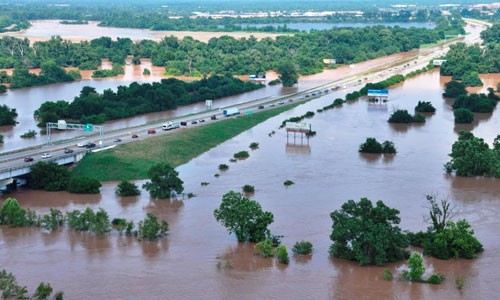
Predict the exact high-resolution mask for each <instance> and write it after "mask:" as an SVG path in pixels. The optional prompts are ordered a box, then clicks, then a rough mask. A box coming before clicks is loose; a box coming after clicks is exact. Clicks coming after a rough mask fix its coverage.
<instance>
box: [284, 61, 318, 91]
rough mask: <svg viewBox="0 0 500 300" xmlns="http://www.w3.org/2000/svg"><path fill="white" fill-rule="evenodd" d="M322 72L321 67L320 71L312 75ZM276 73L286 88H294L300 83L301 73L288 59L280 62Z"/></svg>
mask: <svg viewBox="0 0 500 300" xmlns="http://www.w3.org/2000/svg"><path fill="white" fill-rule="evenodd" d="M322 70H323V68H322V66H321V67H320V69H319V70H317V71H316V72H311V73H318V72H321V71H322ZM276 72H277V73H278V78H279V80H280V81H281V83H282V84H283V86H284V87H290V86H293V85H295V84H296V83H297V82H298V81H299V72H298V70H297V67H296V66H295V65H294V64H293V62H291V61H290V59H288V58H287V59H282V60H281V61H280V62H278V66H277V67H276Z"/></svg>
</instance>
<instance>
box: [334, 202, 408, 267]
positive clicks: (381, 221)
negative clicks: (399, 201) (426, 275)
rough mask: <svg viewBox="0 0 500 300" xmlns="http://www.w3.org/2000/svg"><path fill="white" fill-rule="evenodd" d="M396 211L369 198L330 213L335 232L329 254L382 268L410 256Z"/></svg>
mask: <svg viewBox="0 0 500 300" xmlns="http://www.w3.org/2000/svg"><path fill="white" fill-rule="evenodd" d="M398 215H399V211H398V210H397V209H393V208H390V207H388V206H386V205H385V204H384V203H383V202H382V201H377V203H376V205H375V206H373V204H372V202H371V201H370V200H369V199H367V198H361V200H360V201H359V202H355V201H354V200H349V201H347V202H346V203H344V204H343V205H342V208H341V209H340V210H336V211H334V212H332V213H331V214H330V217H331V218H332V221H333V226H332V227H333V230H332V234H331V235H330V239H331V240H332V241H333V244H332V246H331V247H330V255H332V256H336V257H339V258H344V259H348V260H355V261H358V262H359V263H360V264H361V265H373V264H376V265H381V264H384V263H386V262H393V261H398V260H401V259H404V258H406V257H408V255H409V253H408V251H407V250H406V247H408V241H407V239H406V235H405V234H404V233H403V232H402V231H401V229H400V228H399V226H397V225H398V224H399V222H400V219H399V217H398Z"/></svg>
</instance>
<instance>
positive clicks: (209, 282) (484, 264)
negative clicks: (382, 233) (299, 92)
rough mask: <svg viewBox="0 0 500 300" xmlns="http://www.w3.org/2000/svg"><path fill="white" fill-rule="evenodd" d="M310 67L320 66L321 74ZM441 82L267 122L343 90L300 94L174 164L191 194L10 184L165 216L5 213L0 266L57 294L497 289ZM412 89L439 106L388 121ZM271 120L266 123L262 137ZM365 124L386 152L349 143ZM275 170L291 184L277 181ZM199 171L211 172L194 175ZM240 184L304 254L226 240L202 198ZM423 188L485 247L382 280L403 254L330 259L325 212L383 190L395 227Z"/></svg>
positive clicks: (493, 229)
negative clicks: (153, 233)
mask: <svg viewBox="0 0 500 300" xmlns="http://www.w3.org/2000/svg"><path fill="white" fill-rule="evenodd" d="M316 76H317V77H318V80H322V79H323V80H328V79H330V78H329V76H330V75H329V73H324V74H323V75H316ZM321 78H322V79H321ZM489 78H490V79H488V80H490V81H487V80H486V78H483V79H485V82H488V83H487V84H493V83H496V82H498V80H499V79H500V77H499V76H498V74H497V75H495V76H489ZM311 81H313V80H311ZM443 83H444V80H443V78H442V77H440V76H439V73H438V71H433V72H429V73H427V74H423V75H420V76H417V77H415V78H413V79H410V80H407V81H405V82H404V83H402V84H399V85H398V86H396V87H394V88H391V89H390V101H389V103H388V104H387V105H372V104H369V103H368V102H367V101H366V100H360V101H357V102H354V103H350V104H345V105H344V106H343V107H341V108H338V109H333V110H329V111H326V112H323V113H317V114H316V116H315V117H314V118H312V119H309V120H308V122H311V124H312V127H313V129H314V130H316V131H317V135H316V136H315V137H313V138H311V139H310V140H308V141H307V140H303V141H301V140H300V139H296V140H295V141H294V140H293V138H288V140H287V137H286V133H285V132H284V131H283V130H280V129H278V127H279V124H280V123H281V122H282V121H283V120H284V119H286V118H289V117H291V116H298V115H302V114H304V113H305V112H307V111H316V109H318V108H321V107H323V106H324V105H326V104H329V103H331V102H332V101H333V99H335V98H337V97H343V96H344V95H345V93H347V92H349V89H347V90H342V91H338V92H335V93H330V94H328V95H326V96H323V97H322V98H319V99H316V100H313V101H311V102H308V103H305V104H301V105H299V106H298V107H296V108H294V109H292V110H290V111H287V112H284V113H282V114H280V115H279V116H276V117H274V118H271V119H269V120H268V121H266V122H264V123H262V124H260V125H258V126H256V127H254V128H252V129H251V130H248V131H246V132H244V133H242V134H240V135H238V136H237V137H235V138H234V139H232V140H230V141H227V142H225V143H223V144H221V145H219V146H217V147H216V148H214V149H212V150H210V151H208V152H206V153H205V154H203V155H201V156H199V157H197V158H195V159H193V160H192V161H191V162H189V163H187V164H185V165H183V166H180V167H179V168H178V171H179V172H180V176H181V178H182V179H183V180H184V182H185V191H186V192H192V193H194V194H196V197H194V198H191V199H185V200H170V201H157V200H152V199H150V197H149V196H148V194H147V193H146V192H145V191H142V194H141V196H138V197H128V198H120V197H117V196H116V195H115V193H114V188H115V186H116V183H113V182H111V183H106V184H104V186H103V187H102V188H101V194H100V195H92V196H89V195H73V194H69V193H65V192H59V193H54V192H52V193H48V192H40V191H31V190H29V189H24V188H22V189H20V190H19V191H18V192H16V193H14V194H12V195H10V196H12V197H15V198H17V199H18V200H19V201H20V202H21V204H22V205H23V206H24V207H29V208H31V209H34V210H36V211H37V212H38V213H46V212H48V207H55V208H58V209H60V210H63V211H67V210H72V209H84V208H85V207H92V208H94V209H96V208H99V207H102V208H104V209H105V210H106V211H108V212H109V214H110V217H111V218H114V217H125V218H127V219H132V220H134V221H138V220H140V219H142V218H143V217H144V216H145V214H146V213H147V212H153V213H155V214H156V215H157V216H158V217H159V218H161V219H165V220H167V221H168V222H169V224H170V233H169V235H168V237H167V238H166V239H163V240H161V241H158V242H139V241H137V240H135V239H133V238H126V237H120V236H119V235H118V234H117V233H116V232H113V233H110V234H108V235H106V236H104V237H95V236H93V235H90V234H86V233H78V232H73V231H71V230H67V229H61V230H58V231H56V232H52V233H48V232H43V231H41V230H39V229H30V228H28V229H26V228H7V227H5V226H3V227H0V251H1V253H2V255H1V256H0V266H1V267H2V268H5V269H7V270H9V271H10V272H13V273H14V274H15V275H16V276H17V279H18V281H19V282H20V283H22V284H26V285H27V286H28V288H29V290H30V291H33V289H34V288H35V287H36V285H37V284H38V283H39V282H40V281H46V282H50V283H51V284H52V286H53V287H54V288H55V289H56V290H58V289H60V290H64V292H65V296H66V298H67V299H103V298H109V299H165V298H168V299H235V298H237V299H259V298H263V299H283V298H288V299H457V298H460V299H495V298H496V297H497V295H498V293H499V292H500V287H499V286H498V282H500V273H499V272H498V271H497V264H498V261H500V240H499V239H498V236H499V234H500V230H499V228H500V220H499V219H498V217H497V216H498V215H499V214H500V201H499V200H500V184H499V183H500V181H499V180H498V179H485V178H456V177H454V176H449V175H446V174H445V173H444V171H443V164H444V163H445V162H446V161H447V160H448V153H449V152H450V150H451V145H452V143H453V142H454V141H455V140H456V137H457V134H456V128H455V125H454V123H453V112H452V110H451V108H450V106H449V103H448V102H447V101H446V100H445V99H443V98H442V96H441V93H442V90H443ZM302 85H307V83H304V84H302V83H301V84H300V85H299V87H300V88H305V87H302ZM485 88H486V86H485V87H484V89H485ZM266 89H267V88H266ZM422 100H423V101H430V102H432V103H433V105H434V106H435V107H436V108H437V112H436V113H435V114H433V115H429V116H428V117H427V121H426V123H425V124H423V125H420V126H401V127H395V126H391V125H390V124H388V123H387V119H388V117H389V115H390V113H391V111H392V110H393V109H394V108H401V109H408V110H411V111H413V108H414V107H415V105H416V103H417V102H418V101H422ZM499 122H500V115H499V114H498V112H497V111H494V112H493V114H492V115H491V116H489V117H488V118H484V119H481V120H480V121H479V122H478V123H477V124H474V125H473V126H472V128H471V129H472V130H473V132H474V134H476V135H478V136H481V137H483V138H484V139H485V140H486V141H487V142H488V143H491V142H492V141H493V139H494V137H495V136H496V134H498V133H499V128H500V126H499V124H500V123H499ZM273 130H274V131H275V132H276V134H274V135H272V136H269V135H268V133H270V132H271V131H273ZM366 137H375V138H377V139H378V140H391V141H393V142H394V143H395V145H396V147H397V149H398V154H397V155H396V156H394V157H385V156H363V155H360V154H359V153H358V152H357V150H358V147H359V144H360V143H362V142H363V141H364V140H365V139H366ZM251 142H258V143H259V145H260V148H259V149H258V150H255V151H251V152H250V157H249V158H248V159H246V160H243V161H238V162H237V163H229V165H230V168H229V170H228V171H226V172H223V173H221V176H220V177H218V178H216V177H214V174H215V173H217V172H218V170H217V166H218V165H219V164H220V163H228V159H229V158H231V157H232V154H233V153H235V152H237V151H240V150H244V149H248V145H249V144H250V143H251ZM287 179H289V180H292V181H294V182H295V185H292V186H289V187H288V188H285V187H284V186H283V182H284V181H285V180H287ZM204 181H206V182H209V183H210V184H209V185H208V186H201V185H200V183H201V182H204ZM143 182H144V181H137V182H136V184H138V185H142V183H143ZM245 184H251V185H254V186H255V189H256V191H255V193H254V194H253V195H252V196H251V198H253V199H256V200H258V201H259V202H260V203H261V205H262V207H263V208H264V209H265V210H269V211H271V212H273V213H274V217H275V218H274V219H275V221H274V223H273V224H272V225H271V230H272V232H273V233H275V234H279V235H284V238H283V243H284V244H285V245H286V246H287V247H288V248H289V249H290V248H291V247H292V246H293V244H294V243H295V242H296V241H299V240H308V241H311V242H312V243H313V245H314V252H313V254H312V256H310V257H294V256H291V261H290V264H289V265H288V266H284V265H281V264H279V263H277V262H276V261H275V260H272V259H264V258H260V257H259V256H257V255H255V253H256V251H255V249H254V248H253V245H252V244H238V243H237V242H236V239H235V237H234V235H228V234H227V232H226V231H225V229H224V228H223V227H222V226H220V225H219V224H218V223H216V221H215V219H214V217H213V210H214V209H215V208H216V207H217V206H218V204H219V203H220V199H221V198H222V195H223V194H224V193H226V192H228V191H230V190H235V191H240V190H241V187H242V186H243V185H245ZM429 193H438V194H439V195H440V196H441V197H448V198H449V199H450V200H451V201H452V202H453V204H454V205H455V206H456V207H457V212H458V215H457V217H456V218H466V219H468V220H469V222H470V223H471V224H472V227H473V228H474V230H475V232H476V235H477V237H478V238H479V240H480V241H481V242H482V243H483V245H484V248H485V252H484V253H482V254H480V255H479V257H478V258H477V259H475V260H462V259H460V260H454V259H452V260H449V261H443V260H438V259H433V258H430V257H425V265H426V268H427V273H426V274H430V273H432V272H439V273H442V274H445V275H446V280H445V281H444V283H443V284H441V285H437V286H435V285H429V284H418V283H417V284H415V283H413V284H409V283H405V282H399V281H397V280H394V281H392V282H387V281H384V280H383V279H382V271H383V268H385V267H388V268H390V269H391V270H392V271H393V272H394V273H397V272H398V270H401V269H402V268H404V263H402V262H400V263H393V264H388V265H386V266H383V267H360V266H358V265H357V264H356V263H352V262H348V261H344V260H339V259H332V258H329V256H328V247H329V246H330V244H331V242H330V240H329V234H330V233H331V220H330V217H329V213H330V212H331V211H333V210H335V209H338V208H339V207H340V206H341V205H342V203H343V202H345V201H346V200H348V199H356V200H358V199H359V198H361V197H368V198H369V199H371V200H374V201H375V200H379V199H381V200H383V201H384V202H385V203H386V204H387V205H389V206H391V207H395V208H397V209H399V210H400V211H401V214H400V216H401V219H402V222H401V227H402V228H403V229H405V230H424V229H425V228H426V226H427V225H426V224H425V223H424V222H423V221H422V220H423V216H424V215H425V213H426V209H425V208H424V205H425V201H424V198H425V195H426V194H429ZM6 197H7V196H3V198H4V199H5V198H6ZM415 250H417V251H419V249H415ZM457 276H462V277H464V278H465V286H464V288H463V290H462V291H459V290H458V289H457V288H456V286H455V278H456V277H457Z"/></svg>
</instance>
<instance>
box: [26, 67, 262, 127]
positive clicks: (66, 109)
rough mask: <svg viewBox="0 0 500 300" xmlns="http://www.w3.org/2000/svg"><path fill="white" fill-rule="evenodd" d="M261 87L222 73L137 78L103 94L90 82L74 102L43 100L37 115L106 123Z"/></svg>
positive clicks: (52, 118)
mask: <svg viewBox="0 0 500 300" xmlns="http://www.w3.org/2000/svg"><path fill="white" fill-rule="evenodd" d="M261 87H262V85H257V84H253V83H250V82H243V81H241V80H239V79H237V78H233V77H221V76H212V77H209V78H203V79H201V80H199V81H194V82H190V83H186V82H184V81H180V80H177V79H174V78H169V79H163V80H161V82H155V83H152V84H151V83H143V84H139V83H137V82H133V83H131V84H130V85H129V86H128V87H125V86H122V87H120V88H119V89H118V91H116V92H114V91H112V90H111V89H107V90H105V91H104V92H103V93H102V94H99V93H97V92H96V90H95V88H92V87H88V86H86V87H84V88H83V89H82V90H81V92H80V95H79V96H77V97H75V99H74V100H73V102H71V103H69V102H67V101H57V102H52V101H48V102H45V103H43V104H42V105H41V106H40V107H39V108H38V109H37V110H36V111H35V113H34V115H35V117H37V118H40V119H42V122H40V123H39V126H45V123H46V122H57V120H63V119H71V120H79V121H80V122H81V123H103V122H105V121H107V120H113V119H119V118H125V117H130V116H135V115H139V114H144V113H148V112H158V111H164V110H169V109H174V108H176V107H177V106H179V105H187V104H191V103H196V102H200V101H205V100H206V99H218V98H221V97H226V96H231V95H236V94H240V93H244V92H248V91H252V90H255V89H258V88H261Z"/></svg>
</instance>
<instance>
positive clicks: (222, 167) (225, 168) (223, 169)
mask: <svg viewBox="0 0 500 300" xmlns="http://www.w3.org/2000/svg"><path fill="white" fill-rule="evenodd" d="M227 169H229V166H228V165H226V164H220V165H219V170H221V171H226V170H227Z"/></svg>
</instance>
